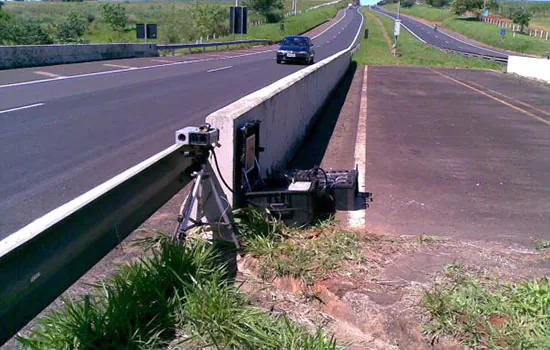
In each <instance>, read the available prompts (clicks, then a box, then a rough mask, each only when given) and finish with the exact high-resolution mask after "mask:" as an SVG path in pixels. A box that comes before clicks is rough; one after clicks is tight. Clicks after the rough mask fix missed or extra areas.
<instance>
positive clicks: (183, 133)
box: [176, 124, 221, 159]
mask: <svg viewBox="0 0 550 350" xmlns="http://www.w3.org/2000/svg"><path fill="white" fill-rule="evenodd" d="M219 139H220V131H219V130H218V129H216V128H213V127H212V126H211V125H210V124H203V125H201V126H199V127H196V126H188V127H185V128H183V129H180V130H178V131H176V144H177V145H182V146H183V151H184V153H183V155H184V156H185V157H189V158H197V159H208V156H209V155H210V152H211V151H212V150H214V148H216V147H220V146H221V145H220V144H219V142H218V141H219Z"/></svg>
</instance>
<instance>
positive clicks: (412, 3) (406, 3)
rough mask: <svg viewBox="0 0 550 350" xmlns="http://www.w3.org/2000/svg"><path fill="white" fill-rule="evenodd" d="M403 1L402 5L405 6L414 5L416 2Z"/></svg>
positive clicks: (411, 0)
mask: <svg viewBox="0 0 550 350" xmlns="http://www.w3.org/2000/svg"><path fill="white" fill-rule="evenodd" d="M400 1H401V6H403V7H413V5H414V4H415V0H400Z"/></svg>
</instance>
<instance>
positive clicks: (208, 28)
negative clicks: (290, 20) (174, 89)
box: [0, 0, 284, 45]
mask: <svg viewBox="0 0 550 350" xmlns="http://www.w3.org/2000/svg"><path fill="white" fill-rule="evenodd" d="M64 1H71V2H80V1H81V0H64ZM245 5H246V6H248V7H249V9H250V10H251V11H253V12H255V13H256V14H257V15H259V16H262V17H264V18H265V19H266V20H267V21H268V22H278V21H280V20H281V19H282V18H283V13H284V11H283V9H284V3H283V1H282V0H246V1H245ZM75 6H80V5H75ZM147 6H148V5H147ZM96 14H97V12H96ZM136 21H137V20H136V19H135V16H130V15H129V14H128V13H127V11H126V8H125V7H124V6H123V5H122V4H115V3H103V4H101V5H100V18H96V16H95V15H94V14H91V13H87V12H86V11H85V9H82V8H79V7H76V8H74V9H73V10H71V11H70V12H68V13H67V14H66V15H65V16H64V17H63V18H62V19H60V20H56V21H54V23H43V22H40V21H39V20H38V19H36V18H33V17H32V16H28V15H25V16H15V15H14V14H12V13H10V11H7V10H5V9H3V8H2V6H0V44H1V45H46V44H54V43H62V44H63V43H86V41H85V40H84V36H85V34H86V33H90V32H91V31H92V29H93V28H98V26H101V27H102V28H105V27H106V28H105V30H108V31H110V33H111V34H112V37H113V39H112V40H113V41H114V40H117V41H118V40H120V41H127V40H130V39H131V36H130V35H129V34H128V35H125V36H124V35H123V34H124V33H128V32H133V31H134V30H135V26H134V24H135V23H136ZM149 23H157V24H158V25H159V40H160V41H161V42H165V43H178V42H185V41H194V40H196V39H199V38H201V37H204V38H206V37H207V36H209V35H210V36H211V35H214V34H215V35H217V36H218V37H219V36H224V35H227V34H229V11H228V9H227V7H224V6H221V5H217V4H202V5H198V4H197V6H194V5H189V6H187V7H184V8H176V7H173V8H172V9H171V10H165V11H161V12H159V13H157V14H156V15H155V20H154V22H149ZM107 28H108V29H107Z"/></svg>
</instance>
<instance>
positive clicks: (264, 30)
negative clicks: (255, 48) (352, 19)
mask: <svg viewBox="0 0 550 350" xmlns="http://www.w3.org/2000/svg"><path fill="white" fill-rule="evenodd" d="M345 6H347V4H346V3H345V2H341V3H338V4H335V5H331V6H325V7H321V8H318V9H315V10H311V11H308V12H306V13H302V14H300V15H297V16H290V17H287V18H285V19H284V20H283V21H282V22H281V23H284V25H285V29H284V30H281V23H271V24H264V25H259V26H256V27H251V28H250V30H249V33H248V36H247V37H248V38H250V39H268V40H273V41H279V40H281V39H283V38H284V37H285V36H287V35H295V34H301V33H305V32H307V31H309V30H310V29H313V28H315V27H317V26H318V25H320V24H323V23H324V22H326V21H328V20H330V19H332V18H334V16H336V13H337V12H338V10H339V9H341V8H343V7H345Z"/></svg>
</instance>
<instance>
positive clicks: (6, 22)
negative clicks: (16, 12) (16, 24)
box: [0, 6, 13, 45]
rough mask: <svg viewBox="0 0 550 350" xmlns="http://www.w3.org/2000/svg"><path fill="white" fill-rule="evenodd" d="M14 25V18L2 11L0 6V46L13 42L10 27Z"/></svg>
mask: <svg viewBox="0 0 550 350" xmlns="http://www.w3.org/2000/svg"><path fill="white" fill-rule="evenodd" d="M12 25H13V17H12V16H11V15H10V14H9V13H7V12H5V11H3V10H2V6H0V45H6V44H9V43H10V42H11V34H10V27H11V26H12Z"/></svg>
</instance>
